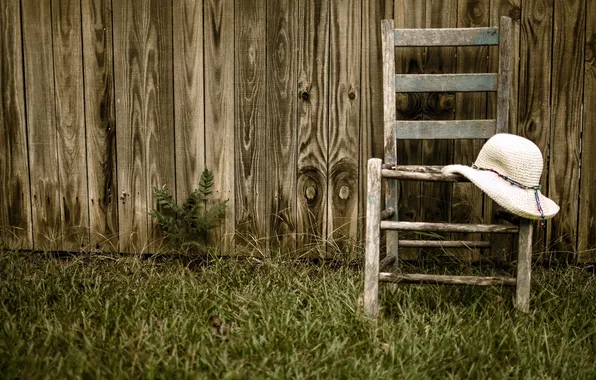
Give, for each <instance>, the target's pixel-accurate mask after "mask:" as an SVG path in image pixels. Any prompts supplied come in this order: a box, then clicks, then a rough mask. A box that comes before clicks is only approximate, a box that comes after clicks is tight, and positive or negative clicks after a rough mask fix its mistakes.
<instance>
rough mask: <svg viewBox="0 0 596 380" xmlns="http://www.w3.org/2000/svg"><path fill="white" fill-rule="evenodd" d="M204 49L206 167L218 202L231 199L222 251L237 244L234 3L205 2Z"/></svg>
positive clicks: (219, 233) (226, 0) (222, 231)
mask: <svg viewBox="0 0 596 380" xmlns="http://www.w3.org/2000/svg"><path fill="white" fill-rule="evenodd" d="M203 13H204V32H203V36H204V39H205V41H204V50H205V58H204V65H205V125H206V128H205V166H206V167H207V168H209V170H212V171H213V173H214V185H213V192H214V198H215V199H217V200H222V201H223V200H226V199H227V200H228V206H227V207H226V211H225V215H224V220H223V221H222V225H221V227H219V228H218V229H216V231H214V232H215V233H214V236H213V238H214V239H216V238H217V237H220V240H223V241H222V243H223V244H222V246H223V248H226V247H231V246H232V245H233V243H234V230H235V224H236V221H235V215H236V213H235V208H236V207H235V204H236V203H235V200H236V199H235V197H234V187H235V171H234V162H235V157H234V155H235V144H234V1H233V0H206V1H205V4H204V10H203Z"/></svg>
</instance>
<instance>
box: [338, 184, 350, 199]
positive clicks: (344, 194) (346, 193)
mask: <svg viewBox="0 0 596 380" xmlns="http://www.w3.org/2000/svg"><path fill="white" fill-rule="evenodd" d="M349 197H350V189H349V188H348V187H347V186H345V185H344V186H342V187H340V188H339V198H340V199H343V200H346V199H348V198H349Z"/></svg>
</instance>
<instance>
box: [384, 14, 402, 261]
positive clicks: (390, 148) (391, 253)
mask: <svg viewBox="0 0 596 380" xmlns="http://www.w3.org/2000/svg"><path fill="white" fill-rule="evenodd" d="M394 31H395V22H394V20H382V21H381V46H382V49H383V161H384V162H385V165H389V166H395V165H397V143H396V140H395V128H394V123H395V119H396V117H397V110H396V106H395V80H394V78H395V48H394V45H395V43H394V41H393V37H394V36H395V33H394ZM383 184H384V191H385V207H390V208H392V209H394V210H399V207H398V205H399V194H398V185H399V184H398V183H397V182H396V181H384V182H383ZM391 219H392V220H398V213H397V212H395V213H394V214H393V215H392V216H391ZM397 240H398V235H397V233H395V232H389V233H387V234H385V241H386V248H387V256H388V257H394V258H395V260H394V262H395V263H397V255H398V245H397Z"/></svg>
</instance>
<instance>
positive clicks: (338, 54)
mask: <svg viewBox="0 0 596 380" xmlns="http://www.w3.org/2000/svg"><path fill="white" fill-rule="evenodd" d="M330 20H331V23H330V59H329V65H330V72H329V92H330V93H329V99H330V102H329V156H328V192H327V215H328V216H327V239H328V241H329V242H331V243H333V245H334V246H335V247H337V248H338V249H339V250H340V251H346V250H350V249H352V248H353V245H354V244H355V242H356V238H357V216H358V207H357V205H358V148H359V141H358V136H359V135H360V57H361V51H360V44H361V39H362V36H361V24H362V17H361V12H360V7H358V4H357V2H356V1H354V0H333V1H332V2H331V6H330Z"/></svg>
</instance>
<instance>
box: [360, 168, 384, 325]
mask: <svg viewBox="0 0 596 380" xmlns="http://www.w3.org/2000/svg"><path fill="white" fill-rule="evenodd" d="M381 164H382V160H381V159H379V158H371V159H370V160H368V187H367V200H366V254H365V263H364V314H365V315H366V316H367V317H369V318H376V317H377V314H378V312H379V256H380V243H381V239H380V237H381Z"/></svg>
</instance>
